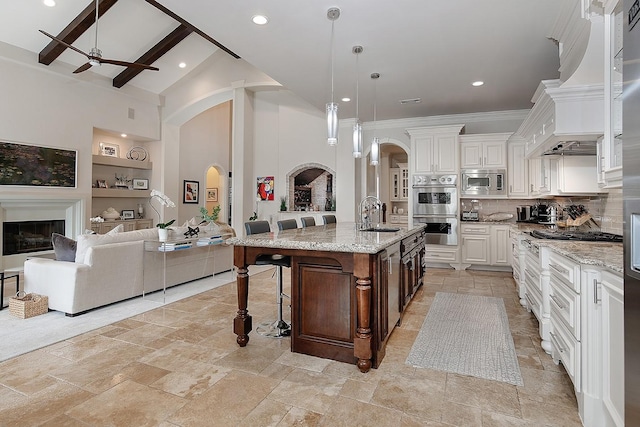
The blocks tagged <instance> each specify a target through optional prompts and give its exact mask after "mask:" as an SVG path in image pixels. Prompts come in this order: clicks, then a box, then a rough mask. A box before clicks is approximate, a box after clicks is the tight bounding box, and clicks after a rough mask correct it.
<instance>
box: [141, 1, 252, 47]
mask: <svg viewBox="0 0 640 427" xmlns="http://www.w3.org/2000/svg"><path fill="white" fill-rule="evenodd" d="M145 1H146V2H147V3H149V4H150V5H152V6H154V7H156V8H157V9H159V10H161V11H162V12H164V13H165V14H167V15H169V16H170V17H172V18H173V19H175V20H176V21H178V22H179V23H181V24H182V25H184V26H186V27H187V28H189V29H191V31H193V32H194V33H196V34H198V35H200V36H201V37H204V38H205V39H206V40H208V41H209V42H211V43H213V44H214V45H216V46H218V47H219V48H220V49H222V50H224V51H225V52H227V53H228V54H229V55H231V56H233V57H234V58H235V59H240V56H239V55H236V54H235V53H234V52H232V51H231V50H230V49H229V48H227V47H226V46H224V45H223V44H222V43H220V42H218V41H217V40H215V39H213V38H212V37H211V36H209V35H208V34H207V33H205V32H204V31H202V30H200V29H199V28H197V27H195V26H193V25H191V24H190V23H189V22H187V21H185V20H184V19H183V18H181V17H180V16H178V15H176V14H175V13H173V12H172V11H170V10H169V9H167V8H166V7H164V6H163V5H161V4H160V3H158V2H157V1H156V0H145Z"/></svg>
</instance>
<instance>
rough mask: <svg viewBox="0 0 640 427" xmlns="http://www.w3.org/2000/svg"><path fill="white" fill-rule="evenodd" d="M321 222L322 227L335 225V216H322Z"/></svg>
mask: <svg viewBox="0 0 640 427" xmlns="http://www.w3.org/2000/svg"><path fill="white" fill-rule="evenodd" d="M322 222H324V225H327V224H335V223H336V216H335V215H322Z"/></svg>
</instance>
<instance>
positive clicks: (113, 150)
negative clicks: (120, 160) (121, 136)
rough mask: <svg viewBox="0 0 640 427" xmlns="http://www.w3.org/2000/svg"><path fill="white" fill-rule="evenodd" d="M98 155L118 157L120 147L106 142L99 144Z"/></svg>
mask: <svg viewBox="0 0 640 427" xmlns="http://www.w3.org/2000/svg"><path fill="white" fill-rule="evenodd" d="M100 155H102V156H109V157H120V146H119V145H118V144H110V143H108V142H101V143H100Z"/></svg>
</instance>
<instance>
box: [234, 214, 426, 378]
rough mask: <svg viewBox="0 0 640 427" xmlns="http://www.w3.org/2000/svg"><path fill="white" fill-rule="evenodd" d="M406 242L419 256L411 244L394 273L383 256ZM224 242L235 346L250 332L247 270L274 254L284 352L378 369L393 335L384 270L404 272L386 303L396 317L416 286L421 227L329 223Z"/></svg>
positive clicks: (364, 369) (420, 271)
mask: <svg viewBox="0 0 640 427" xmlns="http://www.w3.org/2000/svg"><path fill="white" fill-rule="evenodd" d="M409 241H411V242H412V243H415V242H419V243H420V248H419V249H420V250H418V251H416V250H415V244H414V245H413V246H414V249H412V251H413V252H412V254H413V253H414V252H415V254H416V255H415V258H413V259H412V261H411V263H410V264H405V265H403V264H402V263H401V262H400V257H397V258H394V259H396V263H397V265H396V266H395V267H394V266H393V264H392V262H391V261H390V259H391V258H390V257H387V255H388V254H387V249H388V248H390V247H394V245H395V246H396V247H397V246H398V245H399V246H400V248H401V250H402V248H403V247H404V246H405V242H409ZM228 243H229V244H232V245H234V265H235V266H236V267H237V287H238V289H237V292H238V312H237V315H236V317H235V319H234V326H233V331H234V333H235V334H236V335H237V342H238V344H239V345H240V346H241V347H244V346H246V345H247V343H248V342H249V332H250V331H251V330H252V318H251V315H249V311H248V296H249V274H248V267H249V266H250V265H254V264H255V263H256V259H257V258H258V256H260V255H273V254H281V255H285V256H290V257H291V310H292V313H291V315H292V333H291V350H292V351H294V352H298V353H303V354H308V355H312V356H317V357H322V358H328V359H333V360H338V361H341V362H347V363H356V364H357V365H358V368H359V369H360V370H361V371H362V372H367V371H368V370H369V369H370V368H371V367H374V368H377V367H378V365H379V364H380V362H381V361H382V359H383V357H384V353H385V347H386V342H387V339H388V337H389V335H390V333H391V330H392V329H393V325H391V326H388V324H387V320H388V309H389V307H388V303H389V298H388V288H389V287H388V279H387V277H388V276H387V273H389V270H391V271H394V269H395V268H397V269H398V270H395V271H396V274H398V272H399V271H400V270H401V269H404V270H406V271H405V273H404V274H401V276H400V277H402V281H403V284H402V287H400V288H398V289H396V290H395V291H397V292H400V293H401V295H400V296H399V298H395V299H392V300H393V301H397V300H398V299H399V300H400V305H399V307H398V310H399V311H400V312H402V310H403V307H404V306H405V305H406V302H407V295H408V296H409V298H410V296H412V295H413V293H415V290H416V289H417V288H418V287H419V286H420V285H421V283H422V274H423V269H422V257H423V256H424V226H423V225H420V226H416V227H408V228H406V227H405V228H400V229H399V230H398V231H397V232H388V231H387V232H382V231H360V230H356V224H355V223H337V224H328V225H324V226H316V227H307V228H299V229H294V230H283V231H279V232H270V233H262V234H254V235H249V236H246V237H235V238H231V239H229V240H228ZM383 261H384V262H383ZM416 267H417V268H416ZM389 277H391V276H389ZM405 282H406V283H405ZM394 289H395V288H394ZM395 291H394V292H395ZM392 309H395V308H393V307H392Z"/></svg>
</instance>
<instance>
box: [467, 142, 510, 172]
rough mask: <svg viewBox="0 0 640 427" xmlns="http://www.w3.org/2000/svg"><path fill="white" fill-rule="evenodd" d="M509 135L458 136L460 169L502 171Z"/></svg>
mask: <svg viewBox="0 0 640 427" xmlns="http://www.w3.org/2000/svg"><path fill="white" fill-rule="evenodd" d="M510 136H511V133H489V134H478V135H460V168H461V169H504V168H506V167H507V139H509V137H510Z"/></svg>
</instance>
